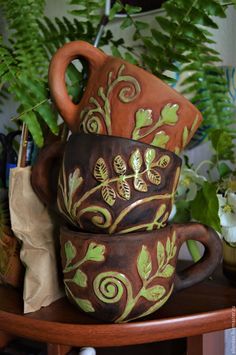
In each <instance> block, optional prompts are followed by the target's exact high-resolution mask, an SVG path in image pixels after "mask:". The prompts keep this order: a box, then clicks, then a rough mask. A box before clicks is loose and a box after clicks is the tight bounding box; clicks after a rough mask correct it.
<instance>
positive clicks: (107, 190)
mask: <svg viewBox="0 0 236 355" xmlns="http://www.w3.org/2000/svg"><path fill="white" fill-rule="evenodd" d="M101 193H102V197H103V199H104V201H105V202H106V203H107V204H108V205H109V206H113V205H114V203H115V202H116V193H115V190H114V189H113V188H112V187H111V186H110V185H106V186H103V187H102V190H101Z"/></svg>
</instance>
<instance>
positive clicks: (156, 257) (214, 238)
mask: <svg viewBox="0 0 236 355" xmlns="http://www.w3.org/2000/svg"><path fill="white" fill-rule="evenodd" d="M187 240H197V241H199V242H201V243H202V244H203V245H204V246H205V253H204V256H203V257H202V259H201V260H200V261H199V262H198V263H196V264H194V265H192V266H190V267H189V268H187V269H186V270H184V271H182V272H181V273H177V272H176V264H177V259H178V253H179V250H180V247H181V245H182V244H183V243H184V242H185V241H187ZM60 243H61V260H62V268H63V273H64V285H65V290H66V294H67V297H68V298H69V300H70V301H71V302H72V303H74V304H75V305H76V306H78V307H79V309H81V310H83V311H84V312H87V313H88V314H89V315H91V316H93V317H95V318H98V319H101V320H103V321H106V322H116V323H122V322H128V321H131V320H134V319H136V318H140V317H145V316H147V315H149V314H151V313H153V312H155V311H156V310H158V309H159V308H160V307H162V306H163V305H164V303H165V302H166V301H167V300H168V298H169V297H170V296H171V294H172V293H173V291H176V290H180V289H183V288H186V287H190V286H192V285H194V284H196V283H198V282H200V281H202V280H203V279H204V278H206V277H208V276H209V275H211V273H212V272H213V270H214V269H215V267H216V266H217V264H218V263H219V262H220V259H221V254H222V243H221V241H220V239H219V237H218V235H217V234H216V233H215V232H214V231H213V229H211V228H208V227H206V226H204V225H201V224H197V223H196V224H195V223H190V224H186V225H184V224H182V225H178V224H173V225H168V226H167V227H165V228H163V229H160V230H156V231H151V232H139V233H128V234H125V235H112V236H110V237H108V236H107V235H106V234H97V235H96V234H92V233H82V232H76V231H73V230H69V229H67V228H65V227H64V228H62V229H61V235H60Z"/></svg>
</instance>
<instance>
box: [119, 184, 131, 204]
mask: <svg viewBox="0 0 236 355" xmlns="http://www.w3.org/2000/svg"><path fill="white" fill-rule="evenodd" d="M117 191H118V194H119V196H120V197H122V198H123V199H124V200H129V199H130V196H131V190H130V186H129V184H128V182H127V181H125V180H122V179H120V180H118V181H117Z"/></svg>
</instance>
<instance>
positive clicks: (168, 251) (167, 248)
mask: <svg viewBox="0 0 236 355" xmlns="http://www.w3.org/2000/svg"><path fill="white" fill-rule="evenodd" d="M170 250H171V242H170V238H169V237H168V238H167V241H166V254H167V256H169V255H170Z"/></svg>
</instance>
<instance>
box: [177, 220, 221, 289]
mask: <svg viewBox="0 0 236 355" xmlns="http://www.w3.org/2000/svg"><path fill="white" fill-rule="evenodd" d="M175 231H176V236H177V240H178V241H179V243H180V246H181V245H182V244H183V243H184V242H186V241H187V240H196V241H198V242H200V243H202V244H203V245H204V247H205V251H204V255H203V256H202V258H201V259H200V260H199V261H198V262H197V263H195V264H194V265H191V266H190V267H188V268H186V269H184V270H183V271H181V272H178V273H176V275H175V290H182V289H184V288H187V287H190V286H192V285H194V284H196V283H198V282H201V281H203V280H204V279H205V278H207V277H209V276H210V275H211V274H212V273H213V271H214V270H215V268H216V266H217V265H218V264H219V263H220V261H221V258H222V242H221V240H220V238H219V236H218V235H217V233H216V232H215V231H214V230H213V229H212V228H210V227H208V226H205V225H203V224H200V223H189V224H180V225H175Z"/></svg>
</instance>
